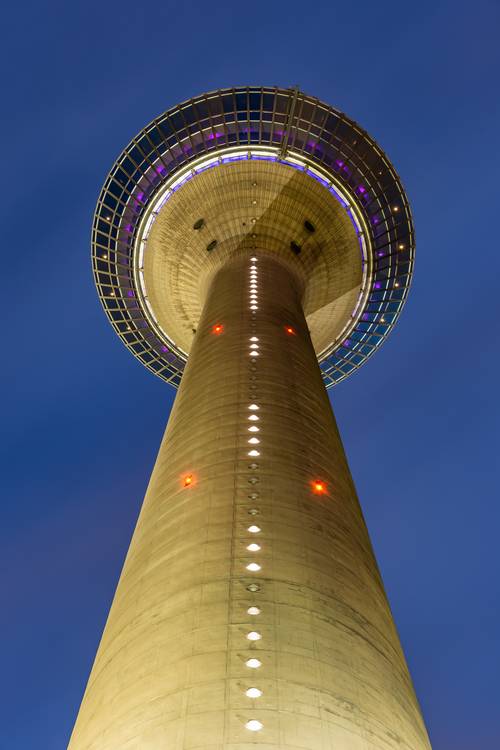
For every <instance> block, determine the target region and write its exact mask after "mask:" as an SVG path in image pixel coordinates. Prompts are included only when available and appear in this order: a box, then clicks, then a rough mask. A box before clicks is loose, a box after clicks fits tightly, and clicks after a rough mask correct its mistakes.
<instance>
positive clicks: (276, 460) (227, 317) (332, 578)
mask: <svg viewBox="0 0 500 750" xmlns="http://www.w3.org/2000/svg"><path fill="white" fill-rule="evenodd" d="M257 257H258V260H257V262H255V263H252V262H251V261H250V260H249V259H248V258H245V259H242V258H240V259H238V260H237V261H234V262H232V263H229V264H228V265H227V266H226V267H224V268H223V269H222V270H221V271H219V272H218V274H217V276H216V277H215V279H214V281H213V284H212V287H211V290H210V292H209V295H208V299H207V303H206V305H205V309H204V312H203V315H202V318H201V321H200V325H199V328H198V331H197V334H196V337H195V341H194V344H193V347H192V351H191V354H190V358H189V362H188V365H187V369H186V372H185V374H184V377H183V381H182V383H181V387H180V390H179V392H178V395H177V398H176V401H175V405H174V408H173V411H172V414H171V417H170V420H169V423H168V427H167V431H166V434H165V437H164V440H163V442H162V445H161V448H160V452H159V455H158V459H157V462H156V466H155V468H154V471H153V475H152V478H151V482H150V485H149V488H148V491H147V495H146V499H145V502H144V506H143V509H142V512H141V515H140V518H139V522H138V525H137V528H136V531H135V533H134V537H133V540H132V543H131V546H130V550H129V553H128V556H127V559H126V563H125V566H124V569H123V573H122V575H121V578H120V582H119V585H118V588H117V591H116V596H115V599H114V602H113V605H112V608H111V612H110V615H109V619H108V622H107V625H106V629H105V631H104V635H103V638H102V641H101V644H100V646H99V650H98V653H97V656H96V660H95V663H94V667H93V670H92V673H91V676H90V680H89V683H88V686H87V689H86V692H85V696H84V698H83V702H82V705H81V708H80V713H79V715H78V719H77V722H76V725H75V729H74V732H73V735H72V738H71V741H70V744H69V748H70V749H71V750H139V749H140V750H195V749H198V750H201V749H202V748H203V749H204V750H216V749H217V750H222V749H224V750H249V748H250V747H255V745H256V744H257V745H258V746H259V747H261V748H263V749H265V750H271V748H273V750H274V749H277V748H280V749H281V750H292V749H293V750H298V748H301V749H303V750H429V748H430V744H429V740H428V738H427V734H426V731H425V727H424V724H423V721H422V718H421V715H420V711H419V707H418V704H417V701H416V698H415V695H414V691H413V687H412V684H411V679H410V677H409V674H408V670H407V666H406V663H405V660H404V656H403V654H402V651H401V647H400V644H399V640H398V636H397V633H396V630H395V627H394V623H393V621H392V617H391V613H390V611H389V607H388V604H387V600H386V597H385V593H384V589H383V585H382V582H381V579H380V575H379V573H378V570H377V565H376V562H375V559H374V556H373V552H372V549H371V545H370V541H369V538H368V534H367V531H366V528H365V524H364V521H363V518H362V514H361V510H360V507H359V504H358V500H357V497H356V492H355V489H354V486H353V483H352V480H351V476H350V473H349V468H348V466H347V463H346V459H345V455H344V451H343V448H342V443H341V440H340V437H339V434H338V431H337V427H336V424H335V419H334V416H333V413H332V410H331V407H330V403H329V400H328V397H327V394H326V391H325V388H324V386H323V382H322V379H321V375H320V372H319V368H318V365H317V362H316V358H315V355H314V351H313V348H312V345H311V342H310V339H309V335H308V331H307V327H306V324H305V320H304V316H303V313H302V308H301V304H300V296H301V291H300V289H299V285H298V282H296V281H295V280H294V278H293V277H292V275H291V273H290V272H289V271H288V269H286V268H285V266H284V265H283V264H282V263H281V262H280V263H278V262H277V261H276V260H273V259H272V258H271V257H269V256H266V255H265V254H264V253H261V252H257ZM251 265H256V266H257V268H258V271H257V272H256V287H257V295H258V297H257V300H258V304H257V307H258V309H256V310H253V311H252V310H250V300H249V278H250V270H249V269H250V266H251ZM215 325H221V326H223V330H222V332H221V333H220V334H219V335H217V334H215V333H213V326H215ZM286 326H291V327H292V328H293V329H294V332H293V333H287V331H286V330H285V327H286ZM252 336H256V337H257V338H258V342H254V343H257V345H258V347H259V349H258V356H251V355H250V344H251V343H252V342H251V341H250V337H252ZM252 403H255V404H257V405H258V407H259V409H258V410H253V411H252V410H249V409H248V407H249V405H250V404H252ZM251 414H255V415H257V416H258V417H259V419H258V420H253V421H252V420H249V419H248V417H249V416H250V415H251ZM252 425H253V426H257V427H258V428H259V432H249V431H248V428H249V427H250V426H252ZM360 429H362V425H360ZM252 437H256V438H257V439H258V440H259V441H260V442H259V443H258V444H255V445H252V444H249V443H248V440H249V439H250V438H252ZM250 450H257V451H258V452H259V453H260V455H259V456H257V457H250V456H248V455H247V454H248V452H249V451H250ZM187 476H190V477H192V483H191V485H190V486H188V487H185V486H184V478H185V477H187ZM315 480H318V481H319V482H321V483H323V485H324V488H325V489H326V492H324V493H323V494H322V493H319V494H317V493H315V492H314V488H313V484H312V483H313V482H314V481H315ZM252 525H254V526H257V527H258V528H259V529H260V531H258V532H256V533H253V532H252V531H249V527H251V526H252ZM252 543H253V544H258V545H260V549H259V550H257V551H249V550H248V549H247V547H248V545H249V544H252ZM250 563H257V564H258V565H259V566H261V567H260V569H259V570H258V571H255V572H252V571H249V570H248V569H247V567H246V566H247V565H248V564H250ZM249 607H258V608H259V609H260V613H259V614H256V615H252V614H249V613H248V608H249ZM251 632H256V633H258V634H259V635H260V636H261V637H260V639H259V640H254V641H252V640H249V639H248V638H247V635H248V634H249V633H251ZM250 658H254V659H258V660H259V661H260V662H261V666H260V667H258V668H250V667H249V666H247V664H246V662H247V660H248V659H250ZM251 687H256V688H259V689H260V690H261V691H262V695H261V696H260V697H258V698H256V699H253V698H249V697H247V696H246V695H245V691H246V690H247V689H248V688H251ZM249 721H257V722H259V723H260V724H261V725H262V728H261V729H259V730H257V731H252V730H251V729H249V728H247V726H246V725H247V722H249Z"/></svg>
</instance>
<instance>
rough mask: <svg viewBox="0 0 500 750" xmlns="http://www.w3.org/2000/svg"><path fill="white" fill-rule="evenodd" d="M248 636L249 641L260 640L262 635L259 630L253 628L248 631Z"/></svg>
mask: <svg viewBox="0 0 500 750" xmlns="http://www.w3.org/2000/svg"><path fill="white" fill-rule="evenodd" d="M247 638H248V640H249V641H260V639H261V638H262V636H261V634H260V633H257V631H255V630H251V631H250V633H247Z"/></svg>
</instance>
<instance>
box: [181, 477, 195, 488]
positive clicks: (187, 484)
mask: <svg viewBox="0 0 500 750" xmlns="http://www.w3.org/2000/svg"><path fill="white" fill-rule="evenodd" d="M182 484H183V486H184V487H191V485H192V484H193V475H192V474H186V476H185V477H183V478H182Z"/></svg>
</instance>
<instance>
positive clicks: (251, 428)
mask: <svg viewBox="0 0 500 750" xmlns="http://www.w3.org/2000/svg"><path fill="white" fill-rule="evenodd" d="M382 320H384V319H383V318H382ZM248 432H260V428H259V427H256V426H255V425H254V424H252V425H250V427H248Z"/></svg>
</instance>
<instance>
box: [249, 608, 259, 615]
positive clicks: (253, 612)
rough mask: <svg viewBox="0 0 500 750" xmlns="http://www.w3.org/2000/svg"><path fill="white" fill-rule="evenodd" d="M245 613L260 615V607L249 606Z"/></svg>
mask: <svg viewBox="0 0 500 750" xmlns="http://www.w3.org/2000/svg"><path fill="white" fill-rule="evenodd" d="M247 615H253V616H255V615H260V608H259V607H249V608H248V609H247Z"/></svg>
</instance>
